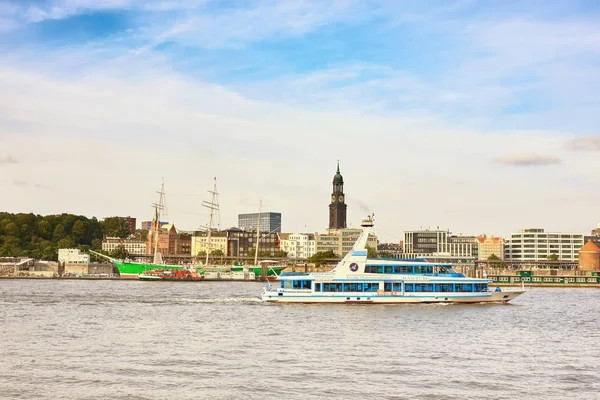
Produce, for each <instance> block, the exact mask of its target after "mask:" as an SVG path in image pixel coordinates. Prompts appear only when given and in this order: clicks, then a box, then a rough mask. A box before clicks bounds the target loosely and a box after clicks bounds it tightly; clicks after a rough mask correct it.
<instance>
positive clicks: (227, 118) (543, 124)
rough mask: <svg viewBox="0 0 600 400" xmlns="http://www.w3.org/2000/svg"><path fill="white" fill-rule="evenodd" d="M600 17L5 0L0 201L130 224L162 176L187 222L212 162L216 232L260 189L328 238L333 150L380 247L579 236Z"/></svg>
mask: <svg viewBox="0 0 600 400" xmlns="http://www.w3.org/2000/svg"><path fill="white" fill-rule="evenodd" d="M598 21H600V5H598V4H597V2H595V1H501V2H500V1H491V0H490V1H475V0H472V1H469V0H463V1H433V0H431V1H419V2H416V1H383V0H381V1H376V0H371V1H360V0H355V1H353V0H338V1H328V2H324V1H317V0H314V1H310V0H304V1H292V0H289V1H285V2H280V1H279V2H278V1H266V0H262V1H210V0H202V1H192V0H189V1H178V0H156V1H141V0H94V1H92V0H46V1H33V0H32V1H0V185H2V187H3V188H5V189H6V190H10V191H11V192H12V193H13V196H11V198H10V199H9V200H8V203H7V208H8V211H14V212H17V211H27V212H29V211H33V212H37V213H54V212H64V211H70V212H78V213H82V214H86V215H97V216H98V217H104V216H108V215H121V214H131V215H135V216H137V217H138V218H140V219H144V215H146V214H147V216H151V214H150V213H149V212H148V210H149V207H148V205H149V204H150V203H151V202H152V201H154V198H153V196H154V191H155V190H156V188H157V187H158V185H159V182H160V177H161V176H164V177H165V181H166V187H167V194H168V199H169V202H170V204H169V213H170V215H169V218H170V219H171V220H173V222H175V224H176V225H177V226H179V227H181V228H184V229H194V228H196V227H197V226H199V225H202V224H204V223H205V221H204V220H203V219H204V218H205V217H204V216H203V215H201V214H202V213H203V210H201V209H200V207H198V204H199V202H200V201H201V200H202V199H203V197H205V189H206V188H207V186H209V185H210V183H211V177H212V176H215V175H216V176H217V177H218V179H219V182H220V186H221V185H222V190H221V191H222V192H223V193H222V196H221V201H222V220H223V223H224V225H226V226H229V225H234V224H235V222H236V220H235V217H236V215H237V213H238V212H252V211H254V209H256V208H257V207H258V199H259V198H261V197H262V198H263V200H264V203H265V204H266V207H267V208H271V209H273V210H276V211H281V212H283V213H284V229H285V230H287V231H291V230H296V229H299V230H308V231H322V230H323V228H324V227H325V226H326V224H327V201H328V198H329V196H328V192H329V191H330V189H331V188H330V180H331V177H332V175H333V172H335V171H334V169H335V160H336V159H338V158H339V159H340V163H341V167H342V172H343V173H344V176H345V178H346V181H347V184H346V189H347V192H348V195H347V197H348V201H349V219H350V221H349V222H352V223H354V224H355V225H357V224H358V223H359V221H360V218H361V217H362V216H363V215H364V214H365V213H366V212H367V211H371V212H375V213H376V214H377V215H378V216H379V218H380V222H379V224H378V225H379V227H380V228H381V230H382V232H385V234H384V235H385V236H386V239H389V240H396V239H397V238H399V237H400V236H401V234H402V231H403V230H410V229H417V228H420V227H421V226H423V227H427V226H441V227H444V228H449V229H451V230H452V231H454V232H456V233H472V234H478V233H488V234H507V233H509V232H511V231H514V230H516V229H518V228H520V227H527V226H540V227H545V228H546V229H550V230H570V231H587V230H589V228H591V227H592V226H594V225H595V224H596V222H600V221H597V220H598V219H600V217H596V218H594V217H593V216H594V215H597V212H596V204H598V201H599V200H600V195H599V193H600V192H599V191H598V189H599V185H600V178H598V174H597V173H595V170H596V169H597V168H598V162H597V158H598V157H597V156H598V151H600V135H599V132H598V126H599V124H598V122H599V120H600V116H599V115H600V113H599V112H598V109H600V100H599V97H598V96H597V93H598V92H600V78H598V77H599V76H600V23H599V22H598ZM330 175H331V176H330ZM90 182H93V184H90ZM98 182H101V184H100V185H98ZM107 191H109V192H118V193H123V192H127V193H131V194H132V195H130V196H129V195H128V196H126V198H125V199H123V198H117V197H116V196H109V198H105V195H106V192H107ZM40 198H43V199H44V201H40ZM100 198H102V199H103V200H102V201H99V200H98V199H100ZM304 227H306V228H304Z"/></svg>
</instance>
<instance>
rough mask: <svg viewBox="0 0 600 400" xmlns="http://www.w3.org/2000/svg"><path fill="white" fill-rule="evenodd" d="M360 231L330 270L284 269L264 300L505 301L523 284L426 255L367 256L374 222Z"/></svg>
mask: <svg viewBox="0 0 600 400" xmlns="http://www.w3.org/2000/svg"><path fill="white" fill-rule="evenodd" d="M361 226H362V227H363V232H362V234H361V235H360V236H359V238H358V240H357V241H356V243H355V244H354V246H353V248H352V250H350V251H349V252H348V253H347V254H346V256H345V257H344V258H343V259H342V260H341V261H340V262H339V263H338V264H337V265H336V266H335V267H334V268H333V269H332V270H331V271H329V272H291V273H289V272H287V273H286V272H284V273H282V274H281V275H280V276H279V281H280V286H279V287H273V286H270V285H269V286H265V288H264V291H263V292H262V296H261V297H262V300H263V301H266V302H278V303H358V304H360V303H366V304H382V303H394V304H395V303H507V302H509V301H511V300H513V299H514V298H516V297H517V296H519V295H521V294H522V293H523V292H524V291H525V289H524V288H523V287H521V288H520V289H519V288H515V289H511V290H507V289H504V290H503V289H501V288H500V287H496V288H495V289H494V290H492V289H491V288H490V287H489V283H490V280H488V279H479V278H469V277H467V276H465V275H464V274H461V273H458V272H456V271H455V270H454V269H453V264H446V263H430V262H427V260H425V259H412V260H403V259H368V258H367V248H366V244H367V239H368V237H369V233H371V231H372V229H373V226H374V221H373V218H372V216H368V217H367V219H365V220H363V222H362V224H361Z"/></svg>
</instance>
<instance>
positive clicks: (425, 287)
mask: <svg viewBox="0 0 600 400" xmlns="http://www.w3.org/2000/svg"><path fill="white" fill-rule="evenodd" d="M415 292H433V283H415Z"/></svg>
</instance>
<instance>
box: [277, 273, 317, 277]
mask: <svg viewBox="0 0 600 400" xmlns="http://www.w3.org/2000/svg"><path fill="white" fill-rule="evenodd" d="M310 274H311V273H310V272H282V273H281V274H279V276H308V275H310Z"/></svg>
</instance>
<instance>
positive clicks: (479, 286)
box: [475, 283, 488, 292]
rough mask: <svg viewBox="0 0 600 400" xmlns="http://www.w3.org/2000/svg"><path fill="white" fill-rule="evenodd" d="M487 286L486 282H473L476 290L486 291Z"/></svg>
mask: <svg viewBox="0 0 600 400" xmlns="http://www.w3.org/2000/svg"><path fill="white" fill-rule="evenodd" d="M487 288H488V285H487V283H476V284H475V291H476V292H485V291H487Z"/></svg>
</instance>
